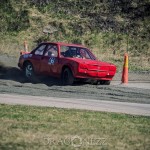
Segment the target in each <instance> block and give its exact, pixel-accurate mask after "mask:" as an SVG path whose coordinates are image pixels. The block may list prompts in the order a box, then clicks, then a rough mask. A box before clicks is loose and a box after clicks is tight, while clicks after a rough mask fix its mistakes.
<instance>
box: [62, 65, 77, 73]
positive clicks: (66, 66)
mask: <svg viewBox="0 0 150 150" xmlns="http://www.w3.org/2000/svg"><path fill="white" fill-rule="evenodd" d="M66 68H68V69H69V70H70V71H71V73H72V75H73V76H74V72H73V69H72V67H71V66H70V65H64V66H63V67H62V70H61V75H62V73H63V71H64V70H65V69H66Z"/></svg>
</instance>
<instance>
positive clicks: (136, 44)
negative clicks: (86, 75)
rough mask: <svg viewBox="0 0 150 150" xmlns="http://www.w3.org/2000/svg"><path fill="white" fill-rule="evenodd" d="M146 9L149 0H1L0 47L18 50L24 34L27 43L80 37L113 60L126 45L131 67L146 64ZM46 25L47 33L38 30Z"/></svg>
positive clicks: (149, 32) (149, 14)
mask: <svg viewBox="0 0 150 150" xmlns="http://www.w3.org/2000/svg"><path fill="white" fill-rule="evenodd" d="M149 10H150V2H149V0H132V1H131V0H117V1H116V0H110V1H108V0H92V1H91V0H83V1H80V0H65V1H64V0H1V1H0V19H1V23H0V43H1V45H3V47H2V46H1V47H0V51H2V52H5V53H9V54H17V53H18V52H19V50H20V49H21V48H22V47H21V46H22V45H23V41H24V40H27V41H28V43H29V46H30V49H32V47H33V46H35V45H36V44H37V43H39V42H41V41H47V40H48V41H61V42H71V43H81V44H83V45H86V46H88V47H90V48H91V49H92V50H93V51H94V53H95V54H96V55H97V57H99V58H100V59H104V60H111V61H113V62H115V63H117V64H118V66H119V65H120V64H119V63H118V62H122V59H123V54H124V53H125V52H126V51H128V53H129V55H130V57H131V64H132V65H131V68H130V69H136V68H137V67H140V69H143V66H144V69H145V70H147V69H149V68H150V66H149V62H150V58H149V56H150V41H149V39H150V11H149ZM46 26H49V31H50V32H51V34H49V35H47V34H44V33H43V29H44V28H45V27H46ZM6 43H7V45H9V47H5V46H4V45H5V44H6ZM10 47H11V48H10ZM10 49H11V51H10ZM139 60H141V61H140V62H142V63H139ZM134 64H135V65H134ZM121 65H122V64H121Z"/></svg>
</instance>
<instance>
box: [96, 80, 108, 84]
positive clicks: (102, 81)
mask: <svg viewBox="0 0 150 150" xmlns="http://www.w3.org/2000/svg"><path fill="white" fill-rule="evenodd" d="M99 82H100V84H101V85H110V81H109V80H101V81H99Z"/></svg>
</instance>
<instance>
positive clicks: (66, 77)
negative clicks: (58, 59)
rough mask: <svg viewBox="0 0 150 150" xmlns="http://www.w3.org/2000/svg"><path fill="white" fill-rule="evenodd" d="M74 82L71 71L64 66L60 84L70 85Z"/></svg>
mask: <svg viewBox="0 0 150 150" xmlns="http://www.w3.org/2000/svg"><path fill="white" fill-rule="evenodd" d="M73 82H74V77H73V74H72V71H71V70H70V69H69V68H65V69H64V70H63V72H62V84H63V85H72V84H73Z"/></svg>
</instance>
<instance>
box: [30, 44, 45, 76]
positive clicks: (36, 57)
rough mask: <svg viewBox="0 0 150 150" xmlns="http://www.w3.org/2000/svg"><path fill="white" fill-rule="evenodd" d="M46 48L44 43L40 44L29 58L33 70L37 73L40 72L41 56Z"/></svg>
mask: <svg viewBox="0 0 150 150" xmlns="http://www.w3.org/2000/svg"><path fill="white" fill-rule="evenodd" d="M45 48H46V44H44V43H43V44H40V45H39V46H38V47H37V48H36V49H35V50H33V51H32V53H31V54H32V56H31V58H30V60H31V62H32V64H33V67H34V71H35V72H36V73H37V74H39V73H40V66H41V58H42V57H43V54H44V51H45Z"/></svg>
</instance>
